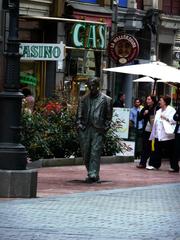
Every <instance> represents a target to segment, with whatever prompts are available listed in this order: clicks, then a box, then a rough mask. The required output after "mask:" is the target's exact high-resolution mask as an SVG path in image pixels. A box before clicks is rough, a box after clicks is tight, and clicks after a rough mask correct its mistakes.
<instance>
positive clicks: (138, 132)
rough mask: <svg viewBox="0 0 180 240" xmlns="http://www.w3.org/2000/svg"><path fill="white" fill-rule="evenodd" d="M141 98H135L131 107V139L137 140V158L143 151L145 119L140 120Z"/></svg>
mask: <svg viewBox="0 0 180 240" xmlns="http://www.w3.org/2000/svg"><path fill="white" fill-rule="evenodd" d="M141 103H142V102H141V99H140V98H135V99H134V106H133V107H132V108H131V109H130V116H129V121H130V123H129V126H130V127H129V139H130V140H131V139H132V140H135V159H137V158H140V156H141V152H142V134H143V119H142V120H139V113H140V111H141V110H142V105H141Z"/></svg>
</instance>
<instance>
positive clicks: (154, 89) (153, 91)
mask: <svg viewBox="0 0 180 240" xmlns="http://www.w3.org/2000/svg"><path fill="white" fill-rule="evenodd" d="M156 84H157V78H154V85H153V90H152V95H155V92H156Z"/></svg>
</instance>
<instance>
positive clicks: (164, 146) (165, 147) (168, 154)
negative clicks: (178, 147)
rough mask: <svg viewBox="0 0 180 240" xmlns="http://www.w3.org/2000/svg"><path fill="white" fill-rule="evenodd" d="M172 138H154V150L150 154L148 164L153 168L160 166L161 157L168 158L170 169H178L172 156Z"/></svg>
mask: <svg viewBox="0 0 180 240" xmlns="http://www.w3.org/2000/svg"><path fill="white" fill-rule="evenodd" d="M174 143H175V141H174V139H172V140H168V141H158V139H157V138H156V139H155V143H154V152H153V153H152V155H151V158H150V161H149V165H150V166H153V167H155V168H157V169H158V168H160V166H161V160H162V158H163V157H165V158H169V160H170V166H171V168H172V169H175V170H178V169H179V167H178V164H177V162H175V158H174Z"/></svg>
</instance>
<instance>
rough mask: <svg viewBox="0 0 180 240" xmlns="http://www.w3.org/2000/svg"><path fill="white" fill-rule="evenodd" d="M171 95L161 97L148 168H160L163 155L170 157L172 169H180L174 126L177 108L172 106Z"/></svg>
mask: <svg viewBox="0 0 180 240" xmlns="http://www.w3.org/2000/svg"><path fill="white" fill-rule="evenodd" d="M170 103H171V97H170V96H168V95H166V96H162V97H160V100H159V106H160V109H159V110H158V111H157V112H156V115H155V119H154V124H153V128H152V132H151V135H150V140H153V139H154V141H155V143H154V152H153V154H152V155H151V157H150V160H149V166H147V169H148V170H154V169H159V168H160V167H161V160H162V158H163V157H166V158H169V160H170V166H171V168H170V170H169V171H171V172H174V171H176V170H177V169H178V166H177V163H175V162H174V156H173V154H174V152H173V151H174V138H175V136H174V128H173V125H174V126H175V121H174V120H173V116H174V114H175V112H176V111H175V109H174V108H173V107H172V106H170Z"/></svg>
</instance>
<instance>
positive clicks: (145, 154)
mask: <svg viewBox="0 0 180 240" xmlns="http://www.w3.org/2000/svg"><path fill="white" fill-rule="evenodd" d="M150 134H151V133H150V132H146V131H144V132H143V145H142V153H141V161H140V164H141V165H143V166H146V162H147V160H148V158H149V157H150V156H151V151H152V150H151V144H152V142H151V141H150V140H149V137H150Z"/></svg>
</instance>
